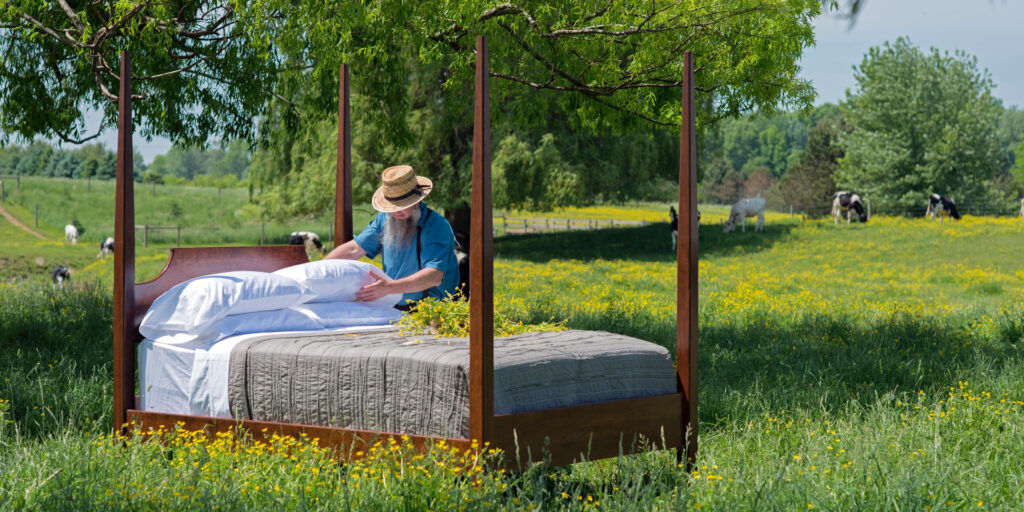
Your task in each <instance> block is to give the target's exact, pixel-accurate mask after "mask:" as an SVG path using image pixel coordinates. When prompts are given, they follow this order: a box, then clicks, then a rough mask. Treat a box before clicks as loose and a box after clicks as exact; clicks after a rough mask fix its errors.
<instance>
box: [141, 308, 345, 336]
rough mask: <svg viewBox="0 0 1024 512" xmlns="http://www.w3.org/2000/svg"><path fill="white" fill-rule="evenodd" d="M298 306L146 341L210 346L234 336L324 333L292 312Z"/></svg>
mask: <svg viewBox="0 0 1024 512" xmlns="http://www.w3.org/2000/svg"><path fill="white" fill-rule="evenodd" d="M301 307H302V306H292V307H290V308H285V309H277V310H273V311H256V312H253V313H242V314H240V315H228V316H226V317H224V318H221V319H220V320H217V321H216V322H212V323H211V324H209V325H208V326H206V328H204V329H203V331H202V332H200V333H196V334H190V333H183V332H176V333H170V334H164V335H163V336H160V337H157V338H150V339H152V340H153V341H156V342H157V343H163V344H166V345H178V344H182V343H191V342H193V341H199V342H202V343H211V342H216V341H220V340H222V339H224V338H227V337H228V336H234V335H236V334H252V333H258V332H266V333H272V332H283V331H322V330H325V328H324V326H322V325H320V322H318V321H317V319H316V315H314V314H312V313H310V312H306V311H300V310H298V309H296V308H301Z"/></svg>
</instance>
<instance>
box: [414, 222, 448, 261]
mask: <svg viewBox="0 0 1024 512" xmlns="http://www.w3.org/2000/svg"><path fill="white" fill-rule="evenodd" d="M431 220H432V221H440V222H429V223H428V224H427V226H425V228H424V230H423V233H422V237H421V239H420V242H421V244H422V251H420V260H421V261H422V262H423V268H435V269H437V270H440V271H441V272H450V271H451V269H449V268H446V267H447V266H448V261H449V259H451V258H453V257H454V256H452V255H453V254H454V251H455V235H454V234H452V229H451V228H450V227H448V222H447V221H445V220H444V217H439V218H436V219H431Z"/></svg>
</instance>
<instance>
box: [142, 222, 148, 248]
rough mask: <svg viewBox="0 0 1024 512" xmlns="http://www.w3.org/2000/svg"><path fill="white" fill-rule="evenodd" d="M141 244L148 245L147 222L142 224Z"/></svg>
mask: <svg viewBox="0 0 1024 512" xmlns="http://www.w3.org/2000/svg"><path fill="white" fill-rule="evenodd" d="M142 246H143V247H149V224H143V225H142Z"/></svg>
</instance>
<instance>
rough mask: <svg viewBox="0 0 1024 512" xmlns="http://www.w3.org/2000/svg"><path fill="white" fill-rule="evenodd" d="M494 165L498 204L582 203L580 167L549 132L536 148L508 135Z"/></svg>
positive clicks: (551, 205) (535, 206)
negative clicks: (566, 158)
mask: <svg viewBox="0 0 1024 512" xmlns="http://www.w3.org/2000/svg"><path fill="white" fill-rule="evenodd" d="M491 166H492V169H493V171H494V178H493V179H494V189H495V194H494V205H495V206H496V207H499V208H525V209H532V210H551V209H555V208H559V207H565V206H575V205H578V204H581V203H582V202H583V201H582V199H583V197H582V196H583V190H582V189H581V186H580V185H581V180H580V176H579V175H580V169H577V168H576V167H575V166H573V165H572V164H570V163H568V162H566V161H565V159H564V158H563V157H562V153H561V151H559V148H558V145H556V144H555V136H554V135H552V134H550V133H548V134H544V136H543V138H542V139H541V142H540V146H539V147H537V148H533V147H532V146H531V145H530V144H529V143H528V142H525V141H522V140H520V139H519V138H518V137H516V136H515V135H509V136H507V137H505V138H504V139H503V140H502V141H501V142H500V143H498V149H497V150H496V151H495V152H494V161H493V162H492V164H491Z"/></svg>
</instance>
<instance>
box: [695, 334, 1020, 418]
mask: <svg viewBox="0 0 1024 512" xmlns="http://www.w3.org/2000/svg"><path fill="white" fill-rule="evenodd" d="M761 320H762V321H752V322H749V323H747V324H746V325H729V324H721V323H710V324H705V325H702V328H701V338H700V355H699V361H700V377H699V379H700V400H701V402H700V403H701V410H700V416H701V421H703V422H708V423H711V424H717V423H728V422H732V421H736V420H745V419H748V418H750V417H751V416H752V415H757V414H764V413H766V412H767V413H779V412H780V411H783V410H786V411H794V410H801V409H802V410H805V411H806V410H825V411H827V412H828V413H830V414H836V413H839V412H840V411H842V410H844V408H847V407H850V406H855V407H859V406H864V407H869V406H870V405H871V404H872V403H874V402H875V401H876V400H878V399H879V398H888V399H890V400H895V399H901V400H903V401H904V402H910V401H911V400H912V399H913V397H914V395H916V393H917V392H918V391H924V392H925V393H926V394H927V395H928V396H929V397H930V398H931V397H934V396H936V394H941V393H942V392H943V391H944V390H945V389H947V388H948V387H949V386H956V385H957V383H958V382H959V381H967V380H976V379H977V380H982V379H986V378H992V379H994V378H995V377H996V376H997V375H998V374H999V373H1000V372H1001V371H1004V370H1005V369H1006V368H1008V367H1011V366H1018V365H1019V364H1020V363H1022V362H1024V361H1022V358H1021V353H1020V350H1018V348H1017V346H1015V345H1014V344H1011V343H1009V342H1007V340H1005V339H996V340H986V339H978V337H977V335H976V334H975V333H974V332H973V331H972V330H971V329H970V328H969V327H968V326H969V322H966V321H963V319H962V318H941V319H940V318H934V317H931V318H929V317H914V316H909V315H893V316H891V317H888V318H884V319H880V320H877V321H874V322H871V323H869V324H868V325H864V324H863V323H859V322H856V321H853V320H851V319H846V318H835V317H826V316H820V317H814V318H808V319H805V320H803V321H800V322H795V323H794V324H793V325H790V326H775V322H776V321H777V320H770V319H768V318H764V319H761Z"/></svg>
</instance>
